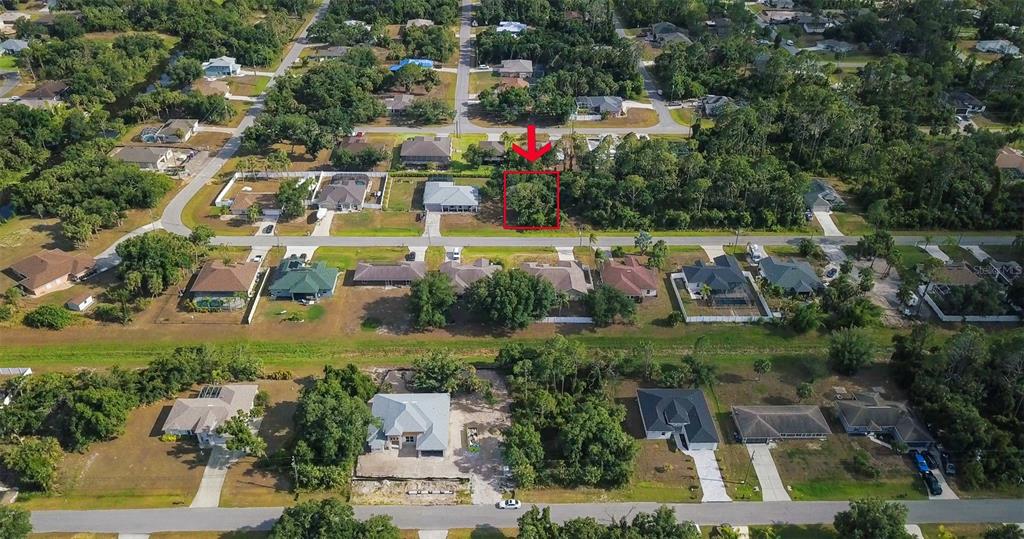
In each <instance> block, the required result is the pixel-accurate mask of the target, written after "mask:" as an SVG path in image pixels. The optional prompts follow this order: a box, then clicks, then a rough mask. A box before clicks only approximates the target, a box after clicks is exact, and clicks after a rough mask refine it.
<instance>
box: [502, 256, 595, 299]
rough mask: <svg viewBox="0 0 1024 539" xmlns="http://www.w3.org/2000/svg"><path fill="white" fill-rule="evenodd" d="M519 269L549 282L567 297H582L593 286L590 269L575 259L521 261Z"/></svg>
mask: <svg viewBox="0 0 1024 539" xmlns="http://www.w3.org/2000/svg"><path fill="white" fill-rule="evenodd" d="M519 267H520V269H522V270H523V271H525V272H526V273H529V274H530V275H533V276H536V277H540V278H541V279H544V280H545V281H547V282H549V283H551V286H554V287H555V290H556V291H558V292H564V293H565V294H567V295H568V296H569V299H573V300H577V299H582V298H583V296H586V295H587V292H589V291H590V290H592V289H593V288H594V284H593V283H592V282H591V279H590V271H589V270H587V269H585V268H584V267H583V266H582V265H581V264H580V263H579V262H576V261H575V260H561V261H559V262H557V263H555V264H543V263H540V262H523V263H522V264H521V265H520V266H519Z"/></svg>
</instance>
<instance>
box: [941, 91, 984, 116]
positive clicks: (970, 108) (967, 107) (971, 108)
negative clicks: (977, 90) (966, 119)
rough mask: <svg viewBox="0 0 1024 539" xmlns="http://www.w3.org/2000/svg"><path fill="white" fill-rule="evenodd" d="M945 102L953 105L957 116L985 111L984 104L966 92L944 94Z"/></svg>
mask: <svg viewBox="0 0 1024 539" xmlns="http://www.w3.org/2000/svg"><path fill="white" fill-rule="evenodd" d="M946 102H947V103H949V104H950V105H951V106H952V107H953V111H954V112H955V113H956V114H957V115H958V116H973V115H975V114H981V113H982V112H985V104H984V103H982V102H981V100H980V99H978V98H977V97H974V96H973V95H971V94H969V93H967V92H950V93H948V94H946Z"/></svg>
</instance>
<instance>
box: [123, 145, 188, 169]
mask: <svg viewBox="0 0 1024 539" xmlns="http://www.w3.org/2000/svg"><path fill="white" fill-rule="evenodd" d="M113 157H115V158H117V159H120V160H121V161H124V162H125V163H132V164H133V165H136V166H137V167H139V168H141V169H142V170H151V171H154V172H163V171H165V170H167V167H168V166H169V165H170V162H171V160H172V159H173V158H174V152H172V151H171V149H170V148H151V147H147V146H124V147H122V148H118V149H117V150H116V151H114V155H113Z"/></svg>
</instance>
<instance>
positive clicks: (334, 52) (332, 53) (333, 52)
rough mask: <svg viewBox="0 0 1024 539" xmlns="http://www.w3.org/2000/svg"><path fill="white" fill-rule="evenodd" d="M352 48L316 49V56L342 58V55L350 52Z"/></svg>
mask: <svg viewBox="0 0 1024 539" xmlns="http://www.w3.org/2000/svg"><path fill="white" fill-rule="evenodd" d="M350 50H352V49H351V48H350V47H342V46H334V47H326V48H323V49H320V50H318V51H316V56H317V57H318V58H341V57H342V56H345V55H346V54H348V52H349V51H350Z"/></svg>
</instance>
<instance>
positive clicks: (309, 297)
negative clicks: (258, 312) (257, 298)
mask: <svg viewBox="0 0 1024 539" xmlns="http://www.w3.org/2000/svg"><path fill="white" fill-rule="evenodd" d="M339 274H340V272H339V271H338V268H332V267H330V266H328V265H327V264H325V263H323V262H313V263H307V262H306V261H305V260H304V259H302V258H299V257H297V256H295V255H292V256H290V257H288V258H285V259H284V260H282V261H281V263H280V264H278V266H277V271H276V272H275V273H274V282H273V283H271V284H270V286H269V287H268V289H267V290H268V291H269V292H270V295H271V296H272V297H274V298H275V299H290V300H295V301H306V302H315V301H317V300H320V299H322V298H328V297H331V296H333V295H334V289H335V287H337V286H338V275H339Z"/></svg>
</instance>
